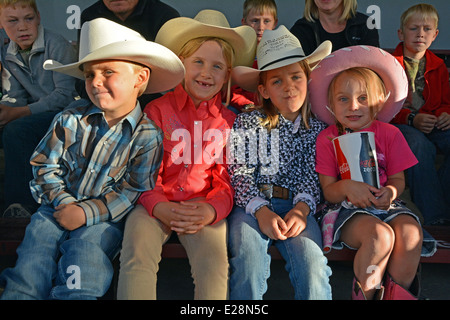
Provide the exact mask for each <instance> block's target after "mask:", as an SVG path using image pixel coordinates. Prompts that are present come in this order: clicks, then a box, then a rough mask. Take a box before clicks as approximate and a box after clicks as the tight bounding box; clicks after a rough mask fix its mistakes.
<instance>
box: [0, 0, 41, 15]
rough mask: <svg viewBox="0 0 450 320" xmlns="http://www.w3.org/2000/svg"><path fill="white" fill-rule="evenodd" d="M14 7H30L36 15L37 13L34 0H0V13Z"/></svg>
mask: <svg viewBox="0 0 450 320" xmlns="http://www.w3.org/2000/svg"><path fill="white" fill-rule="evenodd" d="M16 5H22V7H31V8H32V9H33V10H34V11H35V12H36V13H37V12H38V8H37V5H36V0H0V13H1V11H2V9H3V8H6V7H9V6H12V7H15V6H16Z"/></svg>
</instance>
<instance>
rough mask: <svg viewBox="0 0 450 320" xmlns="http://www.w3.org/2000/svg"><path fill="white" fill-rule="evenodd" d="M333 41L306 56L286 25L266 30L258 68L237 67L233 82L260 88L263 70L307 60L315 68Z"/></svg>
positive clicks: (328, 50)
mask: <svg viewBox="0 0 450 320" xmlns="http://www.w3.org/2000/svg"><path fill="white" fill-rule="evenodd" d="M331 47H332V45H331V42H330V41H325V42H323V43H321V44H320V46H319V47H318V48H317V49H316V50H315V51H314V52H313V53H311V54H310V55H309V56H305V53H304V51H303V49H302V45H301V44H300V41H299V40H298V39H297V37H296V36H294V35H293V34H292V33H291V32H290V31H289V30H288V29H287V28H286V27H285V26H284V25H280V26H279V27H278V28H277V29H275V30H265V31H264V33H263V36H262V38H261V41H260V42H259V45H258V48H257V52H256V58H257V60H258V69H254V68H249V67H236V68H234V69H233V71H232V73H231V76H232V79H233V82H234V83H235V84H237V85H238V86H240V87H241V88H243V89H245V90H248V91H253V92H254V91H256V90H257V88H258V79H259V74H260V73H261V72H262V71H268V70H273V69H277V68H281V67H285V66H288V65H290V64H293V63H295V62H299V61H302V60H306V61H307V62H308V64H309V66H310V67H311V69H313V68H314V67H315V66H316V65H317V64H318V63H319V62H320V60H322V59H323V58H325V57H326V56H327V55H329V54H330V52H331Z"/></svg>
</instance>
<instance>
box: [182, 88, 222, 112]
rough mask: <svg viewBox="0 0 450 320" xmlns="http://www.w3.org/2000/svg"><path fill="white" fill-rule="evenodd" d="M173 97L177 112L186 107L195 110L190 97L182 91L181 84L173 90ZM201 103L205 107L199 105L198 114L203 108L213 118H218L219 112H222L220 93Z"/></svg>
mask: <svg viewBox="0 0 450 320" xmlns="http://www.w3.org/2000/svg"><path fill="white" fill-rule="evenodd" d="M174 96H175V102H176V107H177V109H178V110H180V111H181V110H182V109H184V108H185V107H187V106H191V107H192V108H195V107H194V103H193V102H192V99H191V97H190V96H189V95H188V94H187V92H186V90H184V87H183V84H179V85H178V86H177V87H176V88H175V90H174ZM202 103H206V105H205V106H202V105H200V106H199V107H198V109H196V110H197V111H198V112H200V111H201V110H203V108H205V109H207V112H209V113H210V114H211V115H212V116H213V117H218V116H219V115H220V112H221V111H222V108H223V105H222V95H221V94H220V93H218V94H216V95H215V96H214V97H213V98H212V99H211V100H208V101H204V102H202Z"/></svg>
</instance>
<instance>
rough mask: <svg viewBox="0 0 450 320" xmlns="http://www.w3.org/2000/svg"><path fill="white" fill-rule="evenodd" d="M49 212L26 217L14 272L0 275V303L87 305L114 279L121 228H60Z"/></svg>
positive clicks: (109, 225) (43, 208) (41, 210)
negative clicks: (34, 301) (74, 302)
mask: <svg viewBox="0 0 450 320" xmlns="http://www.w3.org/2000/svg"><path fill="white" fill-rule="evenodd" d="M53 212H54V209H53V208H51V207H49V206H41V207H40V208H39V209H38V211H37V212H36V213H34V214H33V215H32V217H31V221H30V224H29V225H28V227H27V229H26V232H25V237H24V239H23V241H22V243H21V245H20V246H19V247H18V249H17V255H18V257H17V261H16V265H15V267H14V268H8V269H6V270H5V271H4V272H3V273H2V274H1V276H0V285H2V286H3V287H4V288H5V291H4V292H3V295H2V296H1V299H3V300H29V299H30V300H31V299H40V300H46V299H58V300H63V299H64V300H66V299H67V300H68V299H72V300H92V299H96V298H97V297H101V296H103V295H104V294H105V293H106V291H107V290H108V288H109V286H110V284H111V280H112V277H113V273H114V270H113V266H112V263H111V261H112V259H113V258H114V256H115V255H117V253H118V252H119V250H120V246H121V242H122V238H123V223H122V222H121V223H117V224H114V223H109V222H103V223H99V224H96V225H93V226H89V227H86V226H82V227H80V228H78V229H76V230H74V231H67V230H65V229H63V228H62V227H61V226H60V225H59V224H58V223H57V222H56V220H55V219H54V218H53Z"/></svg>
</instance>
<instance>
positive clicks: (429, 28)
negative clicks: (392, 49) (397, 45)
mask: <svg viewBox="0 0 450 320" xmlns="http://www.w3.org/2000/svg"><path fill="white" fill-rule="evenodd" d="M438 33H439V31H438V30H437V29H436V21H435V20H434V19H432V18H425V19H423V18H422V17H421V16H419V15H417V14H414V15H412V16H411V17H410V18H409V19H408V21H407V23H406V24H405V25H404V26H403V29H400V30H398V37H399V38H400V40H401V41H403V47H404V54H405V55H406V56H408V57H410V58H416V57H417V58H421V56H423V54H424V53H425V51H426V50H427V49H428V48H429V47H430V45H431V43H432V42H433V41H434V40H435V39H436V37H437V35H438ZM418 55H421V56H418Z"/></svg>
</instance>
